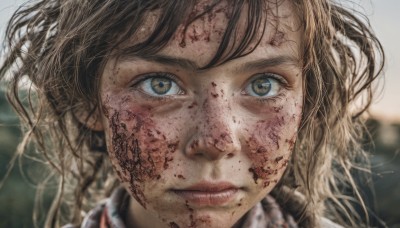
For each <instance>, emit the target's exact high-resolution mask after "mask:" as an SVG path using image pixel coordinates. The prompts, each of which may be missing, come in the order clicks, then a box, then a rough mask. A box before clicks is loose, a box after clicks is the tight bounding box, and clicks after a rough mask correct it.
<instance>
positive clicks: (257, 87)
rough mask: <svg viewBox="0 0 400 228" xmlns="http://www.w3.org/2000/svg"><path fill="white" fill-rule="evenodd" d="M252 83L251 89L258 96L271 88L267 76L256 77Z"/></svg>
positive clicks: (266, 92)
mask: <svg viewBox="0 0 400 228" xmlns="http://www.w3.org/2000/svg"><path fill="white" fill-rule="evenodd" d="M252 84H253V85H252V87H253V91H254V93H255V94H257V95H258V96H264V95H267V94H268V93H269V91H270V90H271V82H270V81H269V80H268V78H259V79H256V80H254V81H253V83H252Z"/></svg>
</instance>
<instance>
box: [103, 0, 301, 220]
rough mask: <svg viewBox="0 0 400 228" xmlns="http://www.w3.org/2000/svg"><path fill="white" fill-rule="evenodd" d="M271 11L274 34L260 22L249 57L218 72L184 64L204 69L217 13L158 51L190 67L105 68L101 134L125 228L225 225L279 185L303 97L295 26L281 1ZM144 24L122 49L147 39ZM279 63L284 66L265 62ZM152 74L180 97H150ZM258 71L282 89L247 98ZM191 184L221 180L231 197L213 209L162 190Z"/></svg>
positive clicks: (131, 63)
mask: <svg viewBox="0 0 400 228" xmlns="http://www.w3.org/2000/svg"><path fill="white" fill-rule="evenodd" d="M203 3H204V2H203ZM200 4H201V3H200ZM219 7H220V8H222V9H223V8H226V7H227V6H226V5H224V4H221V5H220V6H219ZM275 13H276V14H277V15H278V16H280V20H279V27H278V28H279V32H278V33H277V32H275V29H274V28H273V27H274V26H273V25H272V24H268V26H267V30H266V33H265V35H264V36H263V38H262V41H261V43H260V45H259V46H257V48H256V49H255V50H254V51H253V52H252V53H251V54H249V55H247V56H245V57H241V58H238V59H235V60H233V61H230V62H227V63H224V64H222V65H220V66H217V67H213V68H210V69H206V70H201V71H200V70H198V69H197V68H196V67H193V65H195V66H203V65H205V64H206V63H208V61H210V59H211V58H212V57H213V55H214V53H215V51H216V50H217V48H218V45H219V41H220V38H221V30H223V28H224V26H225V23H226V21H227V20H228V19H227V17H226V13H224V12H222V11H221V12H216V13H215V14H214V15H213V16H212V17H211V18H210V20H207V23H204V21H201V20H197V21H194V22H193V24H191V25H190V26H189V28H188V29H187V31H186V33H184V34H182V31H183V30H179V31H177V34H176V35H175V36H174V39H173V40H171V42H170V43H169V44H168V45H167V46H166V47H165V48H164V49H162V50H161V51H160V53H158V55H162V56H167V57H173V58H179V59H184V60H186V61H180V62H188V61H187V60H189V61H190V63H191V65H190V64H187V65H185V66H182V64H181V65H179V64H173V63H169V64H166V63H161V62H157V61H155V60H154V59H143V58H140V57H131V58H121V59H119V60H116V59H111V60H109V61H108V62H107V63H106V66H105V70H104V72H103V74H102V77H101V86H100V97H101V102H102V107H103V108H102V113H101V116H102V122H101V127H100V128H101V129H102V130H104V131H105V133H106V142H107V149H108V152H109V157H110V160H111V162H112V165H113V167H114V170H115V172H116V173H117V174H118V177H119V179H120V180H121V182H122V183H123V184H124V186H125V187H126V189H127V191H128V192H129V193H130V195H131V196H132V199H131V200H130V206H129V210H128V212H127V214H126V221H125V222H126V223H127V226H128V227H133V226H134V227H232V226H234V225H235V224H239V223H240V219H241V218H242V217H243V215H244V214H245V213H246V212H247V211H248V210H250V209H251V208H252V207H253V206H254V205H255V204H256V203H257V202H259V201H260V200H261V199H263V198H264V197H265V196H266V195H267V194H268V193H269V192H270V191H271V190H272V189H273V187H274V186H275V185H276V183H277V182H278V181H279V180H280V178H281V176H282V174H283V172H284V170H285V168H286V166H287V163H288V160H289V158H290V155H291V150H292V149H293V144H294V142H295V140H296V135H297V129H298V127H299V122H300V118H301V112H302V107H301V104H302V100H303V90H302V75H301V73H302V71H301V62H300V60H299V56H300V39H301V35H300V34H301V32H300V31H299V29H298V28H299V25H298V21H297V19H296V18H295V17H294V13H293V9H292V6H291V4H290V3H289V2H287V1H285V2H283V4H281V5H280V6H279V7H278V10H277V11H275ZM153 16H156V13H155V14H154V15H152V14H149V20H148V23H147V24H145V25H143V28H144V29H142V32H141V33H139V34H137V36H136V37H134V38H133V39H132V41H127V42H128V43H129V44H132V42H135V41H134V40H140V39H142V38H144V37H146V35H148V30H149V28H151V26H152V20H151V18H152V17H153ZM206 16H207V15H206ZM245 16H246V15H243V18H242V19H241V22H242V23H244V18H245ZM193 37H198V38H196V39H192V38H193ZM182 41H184V43H185V45H182ZM280 57H283V58H281V60H282V59H284V61H272V62H271V61H269V60H271V59H274V58H280ZM261 60H265V61H261ZM275 60H276V59H275ZM255 63H258V64H255ZM155 72H167V73H169V74H172V75H174V81H175V82H176V84H177V86H179V88H180V90H179V91H178V92H177V93H175V94H171V95H164V96H161V97H156V96H154V94H151V93H149V92H148V91H147V90H145V89H144V87H143V78H142V77H143V76H146V75H148V74H151V73H155ZM263 73H273V74H276V75H278V76H279V77H280V78H281V79H283V81H284V82H282V83H281V82H278V83H275V84H274V86H275V87H274V88H276V91H277V92H276V93H275V94H273V95H271V96H267V97H262V98H260V97H257V96H254V95H251V94H249V90H248V88H249V87H248V85H249V84H251V82H252V81H253V80H254V79H255V78H256V77H257V75H258V74H263ZM200 181H210V182H218V181H228V182H230V183H232V184H234V185H235V186H238V187H239V190H238V191H237V193H236V194H235V196H234V197H233V199H232V200H230V201H229V202H228V203H224V204H222V205H217V206H213V205H206V206H204V205H198V204H191V203H190V202H187V201H185V200H184V199H182V198H181V197H179V196H177V195H176V194H175V193H174V192H173V191H172V190H171V189H183V188H187V187H188V186H191V185H193V184H196V183H199V182H200Z"/></svg>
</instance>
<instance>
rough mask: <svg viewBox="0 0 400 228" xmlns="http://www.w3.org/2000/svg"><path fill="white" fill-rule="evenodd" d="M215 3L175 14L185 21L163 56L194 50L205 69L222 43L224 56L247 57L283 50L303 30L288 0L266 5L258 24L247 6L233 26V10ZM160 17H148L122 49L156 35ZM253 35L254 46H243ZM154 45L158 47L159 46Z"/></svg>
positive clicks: (200, 3) (154, 13)
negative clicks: (267, 49) (260, 49)
mask: <svg viewBox="0 0 400 228" xmlns="http://www.w3.org/2000/svg"><path fill="white" fill-rule="evenodd" d="M214 2H215V1H212V0H201V1H198V2H197V3H196V4H195V5H194V6H193V7H192V9H190V11H189V12H176V13H177V14H179V13H182V19H181V20H182V21H181V23H180V25H178V26H177V28H176V31H175V32H174V34H173V35H172V37H171V40H169V42H168V43H167V45H166V46H164V47H163V48H162V49H161V50H160V52H163V53H164V54H168V55H178V56H180V55H181V54H182V53H183V52H184V51H185V50H184V49H185V48H188V49H191V51H195V53H197V54H198V56H202V57H203V58H202V60H203V61H200V62H198V65H199V66H201V65H206V64H207V63H208V61H207V60H211V59H212V58H213V56H214V55H215V54H216V53H217V51H221V50H219V48H220V46H221V43H222V41H223V39H226V40H225V41H224V42H226V41H228V42H227V43H225V45H226V46H225V47H224V49H225V50H226V51H225V50H222V51H223V52H225V53H230V52H235V51H236V49H240V53H248V52H251V51H253V50H254V49H255V48H256V47H257V46H264V47H268V46H272V47H279V46H282V44H284V43H286V41H289V40H293V38H292V37H291V36H292V33H295V32H296V31H298V29H299V28H300V27H299V26H298V24H299V23H298V22H299V20H298V18H297V17H296V16H295V15H296V14H295V13H294V10H293V9H294V7H293V4H291V2H290V1H287V0H284V1H279V3H276V2H270V1H265V2H264V3H265V4H264V5H263V6H262V8H261V10H262V12H260V14H259V16H256V15H255V16H254V18H256V19H255V20H253V19H252V18H251V17H249V15H248V14H249V13H254V12H253V11H251V10H249V7H254V6H249V5H248V4H244V5H243V7H242V9H239V10H240V15H239V18H238V20H237V23H236V24H234V25H233V26H228V25H229V23H231V22H232V21H231V20H234V19H233V14H234V13H233V11H234V8H233V6H232V5H230V4H229V3H228V1H226V0H223V1H219V2H217V3H214ZM235 10H236V9H235ZM253 10H254V9H253ZM250 11H251V12H250ZM160 15H161V10H160V9H158V10H152V11H149V12H148V13H145V16H144V17H145V18H144V20H143V21H144V23H143V24H142V25H141V26H140V27H139V28H138V29H137V30H136V32H135V34H134V35H133V36H132V37H131V38H130V39H129V40H128V41H127V42H124V45H123V46H125V45H126V46H131V45H135V44H138V43H142V42H144V41H145V40H146V39H148V38H149V37H150V36H153V35H154V34H153V33H154V32H157V31H155V28H156V26H158V25H157V24H158V23H159V22H158V21H159V18H160ZM236 19H237V18H236ZM256 21H258V22H256ZM166 26H169V25H166ZM249 28H250V29H249ZM227 29H230V31H227ZM228 32H232V34H230V35H229V36H226V34H227V33H228ZM250 35H254V36H253V38H252V39H250V41H251V42H247V41H246V42H244V43H242V41H243V40H244V39H247V38H248V37H249V36H250ZM225 36H226V37H225ZM246 37H247V38H246ZM156 42H158V41H156ZM243 44H244V45H245V46H244V49H242V47H240V46H241V45H243ZM152 45H155V46H157V44H156V43H155V44H152ZM239 47H240V48H239ZM223 56H224V55H223ZM183 57H184V56H183ZM225 57H226V56H225ZM225 57H223V58H225ZM196 60H198V58H196Z"/></svg>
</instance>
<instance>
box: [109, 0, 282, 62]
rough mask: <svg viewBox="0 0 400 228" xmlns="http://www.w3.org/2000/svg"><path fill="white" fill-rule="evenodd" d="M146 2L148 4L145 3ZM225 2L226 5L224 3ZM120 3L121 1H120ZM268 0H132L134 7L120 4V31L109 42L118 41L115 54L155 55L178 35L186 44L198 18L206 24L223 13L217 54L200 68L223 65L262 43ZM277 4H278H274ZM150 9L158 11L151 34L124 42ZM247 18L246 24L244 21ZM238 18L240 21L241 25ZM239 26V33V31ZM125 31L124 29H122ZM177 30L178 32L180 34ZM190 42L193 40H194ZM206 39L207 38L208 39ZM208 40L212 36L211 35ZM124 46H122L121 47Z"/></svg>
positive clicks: (138, 27)
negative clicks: (188, 33)
mask: <svg viewBox="0 0 400 228" xmlns="http://www.w3.org/2000/svg"><path fill="white" fill-rule="evenodd" d="M144 2H145V3H144ZM224 3H226V4H224ZM117 4H118V3H117ZM267 4H268V3H266V1H265V0H252V1H245V0H234V1H229V2H226V1H221V0H210V1H206V2H205V3H204V1H202V3H201V4H199V1H193V0H192V1H188V0H181V1H143V2H142V1H133V2H132V3H131V5H132V6H131V7H127V6H126V5H124V6H122V4H120V6H121V11H119V13H118V14H117V15H114V16H119V17H117V18H115V17H114V20H118V21H119V22H118V24H119V25H120V26H119V29H120V31H119V32H115V33H113V34H118V35H117V37H116V36H115V35H113V37H111V39H109V40H110V41H113V43H115V40H117V42H116V43H115V44H114V45H113V46H112V52H113V53H115V55H116V57H117V58H118V57H119V56H126V55H137V56H144V55H152V54H156V53H157V52H158V51H160V50H161V49H162V48H164V47H165V46H166V45H167V44H168V43H169V42H170V41H171V40H172V39H174V38H176V36H179V45H180V47H182V48H185V46H186V42H189V41H187V40H186V39H187V38H188V37H187V36H186V35H185V34H186V32H187V30H188V28H189V26H190V25H191V24H192V23H193V22H195V21H196V20H201V21H203V22H204V23H206V22H210V21H212V20H213V19H214V18H215V17H216V14H218V13H224V14H225V16H226V19H227V23H226V24H225V25H224V28H223V29H222V31H220V30H218V31H214V30H212V31H211V33H212V32H218V33H219V34H221V40H220V44H219V46H218V49H217V50H216V52H215V54H214V56H213V57H212V58H211V60H210V61H209V62H208V63H207V64H206V65H205V66H201V67H200V69H206V68H210V67H214V66H217V65H221V64H223V63H225V62H227V61H230V60H232V59H236V58H239V57H242V56H245V55H247V54H249V53H251V52H252V51H253V50H254V49H255V48H256V47H257V46H258V45H259V43H260V41H261V39H262V37H263V36H264V33H265V29H266V24H267V12H268V10H267V9H268V8H269V6H268V5H267ZM275 4H276V3H275ZM151 12H156V13H157V19H156V20H155V22H154V25H153V26H152V31H149V33H148V34H149V35H147V36H146V38H145V39H143V40H141V41H140V42H135V41H134V42H133V44H131V45H123V44H124V43H126V41H127V40H132V37H134V36H135V34H137V33H138V32H140V29H141V28H142V29H143V27H142V25H143V24H144V23H146V19H147V18H148V17H147V16H148V15H149V13H151ZM242 18H243V19H245V20H244V24H243V22H242V21H243V20H240V19H242ZM239 20H240V21H241V24H240V25H239ZM239 27H240V32H239ZM121 30H122V31H125V32H121ZM177 33H178V34H177ZM191 39H192V40H191V41H190V42H193V39H196V38H191ZM205 39H206V40H207V37H206V38H205ZM208 39H209V37H208ZM121 47H123V48H121Z"/></svg>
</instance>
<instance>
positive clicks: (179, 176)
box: [178, 174, 186, 180]
mask: <svg viewBox="0 0 400 228" xmlns="http://www.w3.org/2000/svg"><path fill="white" fill-rule="evenodd" d="M178 178H179V179H182V180H186V178H185V177H184V176H183V175H181V174H179V175H178Z"/></svg>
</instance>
